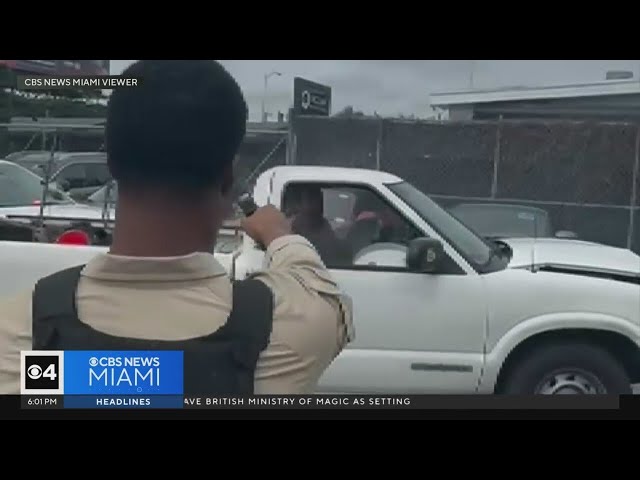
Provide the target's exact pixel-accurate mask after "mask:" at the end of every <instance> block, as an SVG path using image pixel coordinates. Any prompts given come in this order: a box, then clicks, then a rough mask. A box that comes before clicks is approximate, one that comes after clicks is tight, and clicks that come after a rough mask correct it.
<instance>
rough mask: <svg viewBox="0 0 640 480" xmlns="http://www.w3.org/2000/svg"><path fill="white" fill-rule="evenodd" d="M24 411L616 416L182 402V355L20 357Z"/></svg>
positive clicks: (437, 402) (490, 405)
mask: <svg viewBox="0 0 640 480" xmlns="http://www.w3.org/2000/svg"><path fill="white" fill-rule="evenodd" d="M20 377H21V378H20V380H21V389H20V393H21V406H22V408H25V409H61V408H64V409H114V408H115V409H118V408H120V409H295V410H298V409H437V410H450V409H463V410H464V409H494V410H502V409H526V410H531V409H535V410H539V409H572V410H575V409H607V410H609V409H618V408H619V397H617V396H604V395H581V396H574V395H570V396H564V395H558V396H528V397H514V396H502V395H457V396H450V395H254V396H246V397H219V396H190V395H184V354H183V352H181V351H50V350H47V351H23V352H21V370H20Z"/></svg>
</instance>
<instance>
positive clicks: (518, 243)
mask: <svg viewBox="0 0 640 480" xmlns="http://www.w3.org/2000/svg"><path fill="white" fill-rule="evenodd" d="M502 241H504V242H505V243H507V244H508V245H509V246H510V247H511V249H512V250H513V256H512V258H511V261H510V262H509V268H522V267H530V266H532V265H533V266H536V267H541V268H542V267H558V268H568V269H575V270H576V271H584V272H596V273H597V272H609V273H619V274H622V275H632V276H640V256H638V255H636V254H635V253H633V252H632V251H631V250H627V249H624V248H616V247H610V246H608V245H602V244H598V243H591V242H584V241H580V240H566V239H555V238H539V239H532V238H512V239H503V240H502Z"/></svg>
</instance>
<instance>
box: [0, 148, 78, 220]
mask: <svg viewBox="0 0 640 480" xmlns="http://www.w3.org/2000/svg"><path fill="white" fill-rule="evenodd" d="M43 190H44V185H43V183H42V178H40V177H39V176H38V175H36V174H35V173H33V172H31V171H29V170H27V169H26V168H24V167H21V166H20V165H18V164H16V163H13V162H7V161H5V160H0V212H1V211H2V210H3V209H7V208H15V207H24V206H27V207H28V208H34V207H36V206H39V205H40V203H41V202H42V194H43ZM45 202H46V203H47V204H52V205H53V204H56V205H60V204H73V203H75V202H74V201H73V199H71V197H70V196H69V195H67V194H66V193H64V192H62V191H60V190H57V189H55V188H51V187H50V188H49V189H48V191H47V197H46V199H45ZM38 208H39V207H38Z"/></svg>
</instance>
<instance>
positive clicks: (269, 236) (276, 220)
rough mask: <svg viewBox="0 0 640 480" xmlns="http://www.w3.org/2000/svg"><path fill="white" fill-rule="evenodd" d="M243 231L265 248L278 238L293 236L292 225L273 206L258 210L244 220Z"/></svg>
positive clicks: (242, 223)
mask: <svg viewBox="0 0 640 480" xmlns="http://www.w3.org/2000/svg"><path fill="white" fill-rule="evenodd" d="M241 225H242V229H243V230H244V231H245V232H246V233H247V235H249V236H250V237H251V238H252V239H253V240H255V241H256V242H257V243H258V244H260V245H262V246H264V247H265V248H266V247H268V246H269V244H270V243H271V242H273V241H274V240H275V239H276V238H279V237H283V236H285V235H291V224H290V222H289V220H287V218H286V217H285V216H284V214H283V213H282V212H281V211H280V210H278V209H277V208H276V207H274V206H273V205H267V206H264V207H260V208H258V209H257V210H256V211H255V212H254V213H253V215H251V216H249V217H246V218H243V219H242V222H241Z"/></svg>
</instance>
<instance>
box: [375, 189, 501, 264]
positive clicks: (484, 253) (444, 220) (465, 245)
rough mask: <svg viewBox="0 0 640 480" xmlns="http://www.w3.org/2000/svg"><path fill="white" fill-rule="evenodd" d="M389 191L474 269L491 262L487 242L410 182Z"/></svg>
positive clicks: (490, 252)
mask: <svg viewBox="0 0 640 480" xmlns="http://www.w3.org/2000/svg"><path fill="white" fill-rule="evenodd" d="M387 187H388V188H389V190H391V191H392V192H393V193H395V194H396V195H397V196H398V197H400V198H401V199H402V200H403V201H404V202H405V203H406V204H407V205H409V207H411V208H412V209H413V210H415V212H416V213H417V214H418V215H420V216H421V217H422V218H423V219H424V220H425V221H426V222H427V223H428V224H429V225H431V227H432V228H433V229H434V230H435V231H436V232H438V234H440V235H442V237H443V238H444V239H445V240H446V241H447V242H449V243H450V244H451V246H452V247H454V248H455V249H456V250H457V251H458V253H460V255H462V256H463V257H464V258H465V259H466V260H467V261H469V262H470V263H472V264H473V265H474V266H476V267H482V266H484V265H486V264H487V263H488V262H489V261H490V260H491V258H492V247H491V246H490V245H489V244H488V243H487V242H486V241H485V240H483V239H482V238H481V237H479V236H478V235H477V234H475V233H474V232H472V231H471V230H469V228H467V227H466V226H465V225H464V224H463V223H461V222H460V221H458V220H457V219H456V218H455V217H453V216H452V215H450V214H449V213H447V211H446V210H444V209H443V208H442V207H440V206H439V205H438V204H437V203H436V202H434V201H433V200H431V199H430V198H429V197H428V196H427V195H425V194H424V193H422V192H421V191H420V190H418V189H417V188H416V187H414V186H413V185H411V184H410V183H407V182H399V183H392V184H387Z"/></svg>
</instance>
